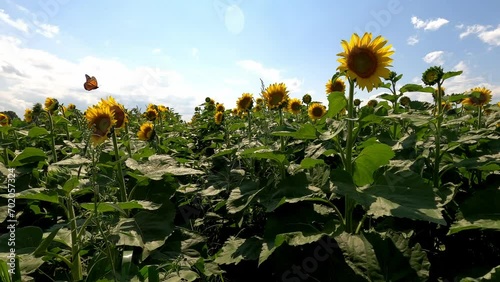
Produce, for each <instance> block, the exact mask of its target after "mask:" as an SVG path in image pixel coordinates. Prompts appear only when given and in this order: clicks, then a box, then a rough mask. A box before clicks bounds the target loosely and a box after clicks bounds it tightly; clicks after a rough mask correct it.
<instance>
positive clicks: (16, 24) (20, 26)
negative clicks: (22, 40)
mask: <svg viewBox="0 0 500 282" xmlns="http://www.w3.org/2000/svg"><path fill="white" fill-rule="evenodd" d="M0 20H1V21H3V22H4V23H6V24H7V25H9V26H11V27H13V28H15V29H17V30H20V31H22V32H28V24H27V23H26V22H25V21H24V20H22V19H16V20H13V19H11V18H10V15H9V14H7V13H5V10H2V9H0Z"/></svg>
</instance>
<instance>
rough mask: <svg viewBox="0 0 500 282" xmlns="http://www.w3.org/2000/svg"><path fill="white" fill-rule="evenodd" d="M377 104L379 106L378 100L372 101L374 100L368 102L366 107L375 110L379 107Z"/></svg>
mask: <svg viewBox="0 0 500 282" xmlns="http://www.w3.org/2000/svg"><path fill="white" fill-rule="evenodd" d="M377 104H378V101H377V100H373V99H372V100H370V101H368V103H367V104H366V105H367V106H368V107H370V108H374V107H376V106H377Z"/></svg>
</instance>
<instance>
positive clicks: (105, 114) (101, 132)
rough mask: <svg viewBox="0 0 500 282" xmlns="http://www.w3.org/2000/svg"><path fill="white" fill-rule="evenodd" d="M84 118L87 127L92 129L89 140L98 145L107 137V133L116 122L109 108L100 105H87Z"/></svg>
mask: <svg viewBox="0 0 500 282" xmlns="http://www.w3.org/2000/svg"><path fill="white" fill-rule="evenodd" d="M85 118H86V119H87V124H88V127H89V128H91V129H92V136H91V140H92V143H94V145H99V144H101V143H102V142H104V141H106V139H108V134H109V132H110V130H111V128H112V127H113V125H115V122H116V121H115V118H114V117H113V112H112V111H111V109H110V108H109V107H105V106H102V105H97V106H93V107H89V108H88V109H87V111H86V112H85Z"/></svg>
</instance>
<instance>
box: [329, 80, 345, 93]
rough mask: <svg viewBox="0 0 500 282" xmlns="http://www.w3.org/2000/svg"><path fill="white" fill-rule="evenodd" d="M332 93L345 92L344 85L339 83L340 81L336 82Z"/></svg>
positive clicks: (331, 89)
mask: <svg viewBox="0 0 500 282" xmlns="http://www.w3.org/2000/svg"><path fill="white" fill-rule="evenodd" d="M330 91H331V92H343V91H344V85H342V83H340V82H338V81H335V82H334V83H333V84H332V86H331V88H330Z"/></svg>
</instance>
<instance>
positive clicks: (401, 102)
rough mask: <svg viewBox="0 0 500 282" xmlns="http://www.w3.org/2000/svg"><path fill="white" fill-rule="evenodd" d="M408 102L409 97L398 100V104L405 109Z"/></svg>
mask: <svg viewBox="0 0 500 282" xmlns="http://www.w3.org/2000/svg"><path fill="white" fill-rule="evenodd" d="M410 102H411V100H410V98H409V97H407V96H403V97H401V98H400V99H399V103H400V104H401V105H403V106H405V107H408V106H409V105H410Z"/></svg>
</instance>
